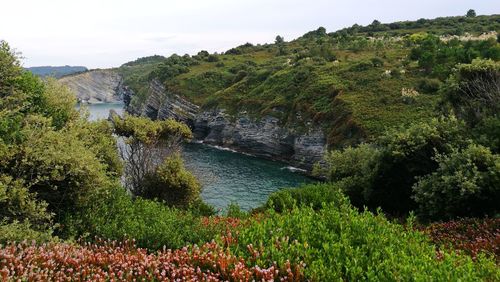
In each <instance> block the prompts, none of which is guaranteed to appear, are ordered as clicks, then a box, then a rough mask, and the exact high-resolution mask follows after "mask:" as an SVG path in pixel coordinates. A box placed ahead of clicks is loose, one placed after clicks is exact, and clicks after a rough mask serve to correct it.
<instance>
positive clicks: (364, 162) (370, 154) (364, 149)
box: [319, 144, 382, 207]
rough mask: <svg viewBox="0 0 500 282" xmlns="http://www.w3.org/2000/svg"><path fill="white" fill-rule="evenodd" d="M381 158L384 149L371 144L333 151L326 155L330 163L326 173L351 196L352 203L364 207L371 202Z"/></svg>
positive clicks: (327, 161)
mask: <svg viewBox="0 0 500 282" xmlns="http://www.w3.org/2000/svg"><path fill="white" fill-rule="evenodd" d="M381 158H382V151H381V150H380V149H377V148H375V147H374V146H372V145H369V144H362V145H360V146H358V147H356V148H352V147H348V148H346V149H344V150H342V151H331V152H329V153H327V154H326V156H325V160H326V163H327V164H328V167H327V169H326V172H325V175H326V177H327V179H328V180H330V181H332V182H335V183H336V185H337V186H338V187H340V188H341V189H342V191H343V192H344V193H345V194H346V195H348V196H349V199H350V200H351V203H353V204H354V205H355V206H359V207H362V206H363V205H366V204H367V203H370V202H371V198H372V192H373V185H374V181H375V177H376V176H378V175H379V173H380V172H379V167H380V162H381ZM319 173H320V174H322V173H321V172H319Z"/></svg>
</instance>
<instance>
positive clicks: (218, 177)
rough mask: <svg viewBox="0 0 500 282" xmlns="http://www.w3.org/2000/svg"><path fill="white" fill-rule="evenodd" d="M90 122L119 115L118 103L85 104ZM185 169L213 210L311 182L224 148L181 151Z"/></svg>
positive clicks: (194, 146) (256, 201)
mask: <svg viewBox="0 0 500 282" xmlns="http://www.w3.org/2000/svg"><path fill="white" fill-rule="evenodd" d="M85 107H86V108H87V109H88V111H89V119H90V120H98V119H104V118H107V117H108V115H109V111H110V110H114V111H116V112H117V113H118V114H121V113H123V104H121V103H99V104H87V105H85ZM182 155H183V159H184V162H185V165H186V167H187V168H188V169H189V170H190V171H191V172H193V173H194V174H195V175H196V177H197V179H198V181H200V183H201V185H202V193H201V197H202V199H203V200H204V201H205V202H206V203H207V204H209V205H212V206H213V207H215V208H216V209H225V208H227V206H228V205H229V204H231V203H235V204H238V205H239V206H240V208H241V209H243V210H250V209H252V208H255V207H257V206H259V205H261V204H263V203H264V202H265V201H266V200H267V197H268V196H269V195H270V194H271V193H272V192H274V191H277V190H279V189H281V188H289V187H297V186H299V185H300V184H303V183H309V182H311V181H312V180H311V179H310V178H309V177H307V176H305V175H303V174H301V173H300V170H296V169H294V168H293V167H290V166H288V165H287V164H285V163H282V162H277V161H271V160H265V159H261V158H258V157H255V156H252V155H248V154H242V153H238V152H235V151H232V150H229V149H226V148H220V147H216V146H210V145H205V144H201V143H196V142H193V143H190V144H186V145H185V146H184V148H183V152H182Z"/></svg>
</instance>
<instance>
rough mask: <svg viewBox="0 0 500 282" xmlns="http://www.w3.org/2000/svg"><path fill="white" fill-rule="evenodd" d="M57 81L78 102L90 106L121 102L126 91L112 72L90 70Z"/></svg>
mask: <svg viewBox="0 0 500 282" xmlns="http://www.w3.org/2000/svg"><path fill="white" fill-rule="evenodd" d="M59 81H60V82H61V83H63V84H65V85H67V86H68V87H69V88H71V90H73V91H74V92H75V94H76V96H77V98H78V101H81V102H87V103H91V104H92V103H112V102H119V101H122V100H123V95H124V93H125V92H127V91H128V88H127V87H126V86H125V85H124V84H123V79H122V77H121V76H120V75H119V74H118V73H116V72H115V71H113V70H91V71H88V72H84V73H79V74H75V75H69V76H65V77H62V78H60V79H59Z"/></svg>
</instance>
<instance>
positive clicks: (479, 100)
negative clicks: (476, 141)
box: [443, 60, 500, 126]
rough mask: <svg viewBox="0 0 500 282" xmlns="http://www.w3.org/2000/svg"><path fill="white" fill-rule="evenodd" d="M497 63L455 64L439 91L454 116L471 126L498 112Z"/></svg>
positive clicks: (499, 79)
mask: <svg viewBox="0 0 500 282" xmlns="http://www.w3.org/2000/svg"><path fill="white" fill-rule="evenodd" d="M498 85H500V62H495V61H492V60H474V61H473V62H472V63H471V64H462V65H458V67H457V69H456V71H455V72H454V73H453V75H452V76H451V77H450V79H449V80H448V81H447V83H446V85H445V86H446V87H445V88H444V89H443V93H444V101H445V102H446V103H448V104H449V105H451V107H452V109H453V110H454V112H455V114H456V115H457V116H458V117H460V118H462V119H464V120H465V121H467V123H468V124H470V125H471V126H475V125H476V124H477V123H479V122H480V121H481V120H482V119H484V118H487V117H490V116H492V117H494V116H497V115H498V112H499V111H500V91H499V87H498Z"/></svg>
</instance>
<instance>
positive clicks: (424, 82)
mask: <svg viewBox="0 0 500 282" xmlns="http://www.w3.org/2000/svg"><path fill="white" fill-rule="evenodd" d="M441 85H442V83H441V81H440V80H439V79H434V78H424V79H421V80H420V81H419V82H418V86H417V90H418V91H419V92H422V93H427V94H431V93H436V92H437V91H438V90H439V88H440V87H441Z"/></svg>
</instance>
